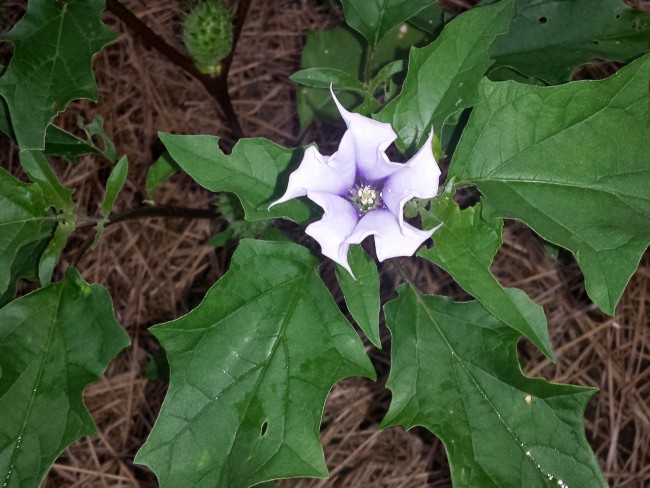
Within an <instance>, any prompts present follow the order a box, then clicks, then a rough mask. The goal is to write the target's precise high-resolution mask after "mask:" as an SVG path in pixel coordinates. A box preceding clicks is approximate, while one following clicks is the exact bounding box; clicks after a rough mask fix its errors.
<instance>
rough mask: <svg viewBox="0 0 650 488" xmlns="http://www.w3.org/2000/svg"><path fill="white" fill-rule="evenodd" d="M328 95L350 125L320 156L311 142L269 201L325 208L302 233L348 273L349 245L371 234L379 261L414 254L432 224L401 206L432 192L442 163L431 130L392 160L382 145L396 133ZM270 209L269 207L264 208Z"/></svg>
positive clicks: (426, 237) (436, 191)
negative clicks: (401, 158)
mask: <svg viewBox="0 0 650 488" xmlns="http://www.w3.org/2000/svg"><path fill="white" fill-rule="evenodd" d="M332 97H334V102H335V103H336V106H337V107H338V109H339V112H340V114H341V117H343V120H344V121H345V123H346V125H347V127H348V129H347V131H346V132H345V134H343V138H342V139H341V142H340V144H339V148H338V151H336V152H335V153H334V154H332V155H331V156H323V155H322V154H320V153H319V152H318V150H317V149H316V148H315V147H313V146H310V147H309V148H307V150H306V151H305V155H304V157H303V159H302V162H301V163H300V166H299V167H298V169H296V170H295V171H294V172H293V173H292V174H291V175H290V176H289V184H288V187H287V191H286V192H285V194H284V195H283V196H282V197H281V198H280V199H279V200H277V201H275V202H274V203H272V204H271V207H272V206H273V205H277V204H279V203H282V202H286V201H287V200H291V199H293V198H297V197H301V196H305V195H306V196H307V198H309V199H310V200H311V201H313V202H314V203H316V204H317V205H319V206H320V207H321V208H322V209H323V212H324V214H323V217H322V219H321V220H319V221H317V222H314V223H313V224H310V225H309V226H308V227H307V228H306V230H305V232H306V233H307V234H308V235H309V236H311V237H313V238H314V239H315V240H316V241H317V242H318V243H319V244H320V246H321V250H322V253H323V254H324V255H325V256H327V257H329V258H330V259H333V260H334V261H336V262H337V263H339V264H340V265H341V266H343V267H344V268H345V269H347V270H348V271H349V272H350V274H352V270H351V269H350V266H349V264H348V249H349V247H350V245H351V244H359V243H360V242H361V241H363V240H364V239H365V238H366V237H368V236H371V235H374V236H375V249H376V252H377V258H378V259H379V261H383V260H385V259H388V258H392V257H397V256H412V255H413V254H414V253H415V251H416V250H417V249H418V248H419V247H420V245H421V244H422V243H423V242H424V241H426V240H427V239H428V238H429V237H431V234H433V232H434V231H435V229H431V230H420V229H417V228H416V227H414V226H412V225H410V224H409V223H408V222H404V205H405V204H406V202H408V201H409V200H410V199H412V198H433V197H435V196H436V194H437V193H438V179H439V177H440V169H439V168H438V164H437V163H436V160H435V158H434V156H433V152H432V147H431V141H432V137H433V132H431V134H430V135H429V138H428V139H427V141H426V142H425V144H424V145H423V146H422V148H421V149H420V150H419V151H418V153H417V154H416V155H415V156H413V158H411V159H410V160H409V161H407V162H406V163H403V164H402V163H394V162H391V161H390V160H389V159H388V156H387V155H386V153H385V151H386V149H387V148H388V146H390V144H391V143H392V142H393V141H394V140H395V139H396V138H397V135H396V134H395V132H394V131H393V129H392V127H391V126H390V124H386V123H383V122H379V121H376V120H373V119H371V118H368V117H364V116H363V115H360V114H356V113H352V112H348V111H347V110H346V109H345V108H343V106H342V105H341V104H340V103H339V101H338V100H337V98H336V96H335V95H334V92H333V91H332ZM269 208H270V207H269Z"/></svg>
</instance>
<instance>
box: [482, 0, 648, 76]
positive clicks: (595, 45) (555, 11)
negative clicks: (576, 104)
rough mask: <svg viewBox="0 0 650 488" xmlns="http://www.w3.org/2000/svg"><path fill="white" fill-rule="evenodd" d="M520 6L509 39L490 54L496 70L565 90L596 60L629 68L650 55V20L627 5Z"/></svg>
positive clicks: (529, 2) (610, 0)
mask: <svg viewBox="0 0 650 488" xmlns="http://www.w3.org/2000/svg"><path fill="white" fill-rule="evenodd" d="M516 5H517V7H516V10H517V12H516V14H515V15H514V16H513V18H512V22H511V24H510V28H509V29H508V33H507V34H505V35H503V36H500V37H498V38H497V39H496V40H495V41H494V44H493V45H492V48H491V49H490V55H491V56H492V57H493V58H494V59H495V68H497V67H503V68H514V69H515V70H516V72H518V73H523V74H524V75H525V76H527V77H530V78H532V79H541V80H544V81H545V82H546V83H548V84H560V83H564V82H567V81H569V80H570V79H571V76H572V75H573V73H574V71H575V70H576V68H577V67H578V66H581V65H584V64H587V63H589V62H590V61H591V60H593V59H608V60H613V61H622V62H627V61H630V60H632V59H634V58H636V57H638V56H641V55H642V54H645V53H646V52H648V50H649V49H650V16H649V15H648V14H647V13H645V12H642V11H640V10H637V9H633V8H631V7H629V6H628V5H625V3H623V2H622V1H621V0H573V1H569V2H567V1H565V0H546V1H543V2H540V1H538V0H517V4H516ZM490 77H491V78H492V75H491V76H490ZM492 79H494V78H492Z"/></svg>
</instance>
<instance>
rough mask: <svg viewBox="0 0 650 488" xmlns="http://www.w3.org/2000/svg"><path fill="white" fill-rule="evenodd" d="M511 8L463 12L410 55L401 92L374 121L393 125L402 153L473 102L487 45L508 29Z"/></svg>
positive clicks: (485, 61)
mask: <svg viewBox="0 0 650 488" xmlns="http://www.w3.org/2000/svg"><path fill="white" fill-rule="evenodd" d="M512 5H513V4H512V1H511V0H507V1H503V2H499V3H497V4H496V5H488V6H485V7H479V8H475V9H472V10H470V11H468V12H465V13H463V14H461V15H459V16H458V17H456V18H455V19H454V20H452V21H451V22H450V23H449V24H447V25H446V26H445V28H444V29H443V31H442V33H441V34H440V37H438V39H437V40H436V41H435V42H433V43H432V44H429V45H428V46H425V47H423V48H420V49H412V50H411V53H410V55H409V65H408V73H407V75H406V79H405V80H404V84H403V85H402V91H401V93H400V94H399V95H398V96H397V97H396V98H395V99H393V100H392V101H391V102H390V103H389V104H388V105H386V107H385V108H384V110H382V111H381V112H380V113H379V114H377V116H376V117H375V118H376V119H377V120H380V121H382V122H387V123H389V124H391V125H392V126H393V128H394V129H395V132H397V135H398V136H399V137H398V147H399V148H400V149H402V151H403V152H415V149H416V148H418V147H420V146H421V145H422V144H423V143H424V141H425V140H426V138H427V137H428V135H429V132H430V131H431V129H432V128H433V130H434V132H435V133H436V134H437V135H438V136H439V137H440V136H441V132H442V126H443V124H444V122H445V120H447V118H449V117H450V116H451V115H452V114H454V113H455V112H458V111H459V110H462V109H464V108H467V107H471V106H472V105H473V104H474V103H475V102H476V89H477V87H478V84H479V82H480V81H481V78H482V77H483V75H484V74H485V72H486V70H487V69H488V68H489V67H490V65H491V64H492V60H491V59H490V56H489V54H488V52H489V50H490V46H491V45H492V42H493V41H494V39H495V37H497V36H498V35H499V34H503V33H504V32H506V31H507V30H508V24H509V23H510V18H511V13H512Z"/></svg>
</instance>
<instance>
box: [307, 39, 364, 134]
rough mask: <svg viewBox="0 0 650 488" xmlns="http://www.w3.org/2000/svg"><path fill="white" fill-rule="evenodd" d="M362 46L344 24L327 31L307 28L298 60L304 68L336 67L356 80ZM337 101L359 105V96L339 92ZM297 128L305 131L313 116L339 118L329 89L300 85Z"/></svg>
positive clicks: (348, 104)
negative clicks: (298, 123)
mask: <svg viewBox="0 0 650 488" xmlns="http://www.w3.org/2000/svg"><path fill="white" fill-rule="evenodd" d="M362 58H363V46H362V45H361V41H360V40H359V38H358V37H357V36H356V35H355V34H354V33H352V32H350V31H349V30H348V29H346V28H344V27H335V28H334V29H330V30H327V31H310V32H309V33H308V34H307V40H306V42H305V47H304V49H303V51H302V57H301V59H300V67H301V68H302V69H303V70H304V69H310V68H320V69H324V68H327V69H335V70H338V71H342V72H344V73H347V74H348V75H349V76H350V77H351V78H355V79H358V78H359V76H360V74H361V62H362ZM339 100H340V101H341V103H343V104H344V105H345V106H346V107H350V106H352V105H354V104H355V103H356V104H359V103H360V101H361V99H360V97H358V96H357V95H355V94H353V93H345V92H344V93H341V94H340V96H339ZM296 101H297V106H298V118H299V119H300V130H301V131H304V130H305V129H306V128H307V126H308V125H309V124H310V123H311V122H312V121H313V120H314V119H315V118H316V117H325V118H330V119H334V118H337V117H339V112H338V110H337V109H336V105H334V102H333V101H332V96H331V95H330V94H329V86H328V90H324V89H322V88H309V87H305V86H302V87H299V88H298V90H297V91H296Z"/></svg>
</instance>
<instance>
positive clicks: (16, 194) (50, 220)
mask: <svg viewBox="0 0 650 488" xmlns="http://www.w3.org/2000/svg"><path fill="white" fill-rule="evenodd" d="M55 219H56V217H55V215H54V214H53V213H52V212H50V211H48V209H47V205H46V204H45V198H44V196H43V191H42V190H41V187H40V186H38V185H36V184H29V183H24V182H22V181H20V180H18V179H17V178H14V177H13V176H11V175H10V174H9V173H8V172H7V171H5V170H4V169H2V168H0V296H2V301H3V302H5V301H7V299H10V298H13V295H14V293H15V286H16V281H17V280H18V279H19V278H20V277H21V276H22V275H26V274H28V272H29V270H31V269H33V268H34V266H32V264H35V263H30V260H32V261H33V260H34V259H35V260H36V263H38V260H39V259H40V254H38V255H34V252H33V249H32V248H33V247H34V246H36V247H38V246H37V243H40V242H41V241H43V240H49V239H50V238H51V237H52V233H53V232H54V228H55V226H56V220H55ZM28 248H29V249H28ZM41 254H42V250H41ZM30 258H31V259H30ZM14 263H15V264H14ZM8 290H9V291H8ZM7 291H8V293H7ZM5 293H6V294H5Z"/></svg>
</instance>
